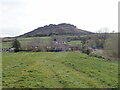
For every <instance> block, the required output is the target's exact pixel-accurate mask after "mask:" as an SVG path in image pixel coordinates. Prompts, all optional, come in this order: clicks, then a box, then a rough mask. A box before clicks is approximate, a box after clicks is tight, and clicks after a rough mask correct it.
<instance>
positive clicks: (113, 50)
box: [104, 33, 120, 60]
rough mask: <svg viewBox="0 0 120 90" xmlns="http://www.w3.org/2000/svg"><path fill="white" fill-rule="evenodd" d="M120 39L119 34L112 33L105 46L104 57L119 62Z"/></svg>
mask: <svg viewBox="0 0 120 90" xmlns="http://www.w3.org/2000/svg"><path fill="white" fill-rule="evenodd" d="M119 39H120V37H118V33H111V34H110V36H109V38H108V39H107V40H106V41H105V45H104V49H105V50H104V51H105V52H104V53H105V54H104V55H105V56H106V57H107V58H109V59H113V60H117V59H118V58H120V55H119V43H120V42H118V41H119Z"/></svg>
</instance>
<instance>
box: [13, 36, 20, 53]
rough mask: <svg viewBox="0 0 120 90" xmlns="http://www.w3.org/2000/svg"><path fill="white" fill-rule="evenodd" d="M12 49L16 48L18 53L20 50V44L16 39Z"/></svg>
mask: <svg viewBox="0 0 120 90" xmlns="http://www.w3.org/2000/svg"><path fill="white" fill-rule="evenodd" d="M12 47H13V48H15V52H18V51H19V50H20V47H21V46H20V42H19V41H18V40H17V38H15V40H14V41H13V43H12Z"/></svg>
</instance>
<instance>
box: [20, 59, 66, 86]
mask: <svg viewBox="0 0 120 90" xmlns="http://www.w3.org/2000/svg"><path fill="white" fill-rule="evenodd" d="M37 60H38V59H37ZM23 79H25V80H29V81H30V82H29V81H28V82H27V83H28V84H27V87H29V88H34V87H35V88H63V87H64V85H63V84H61V83H59V80H58V78H57V77H56V75H55V73H54V72H53V71H52V70H51V69H50V68H48V67H47V65H46V64H45V63H44V60H40V61H36V62H34V64H31V65H30V66H28V67H26V68H25V69H23V71H22V78H20V79H19V80H18V81H21V80H23ZM32 82H34V84H33V83H32ZM23 83H24V82H23ZM29 85H31V86H29ZM22 86H24V85H22ZM18 87H19V86H18ZM20 87H21V86H20Z"/></svg>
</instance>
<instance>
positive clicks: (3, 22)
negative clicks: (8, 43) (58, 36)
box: [0, 0, 119, 37]
mask: <svg viewBox="0 0 120 90" xmlns="http://www.w3.org/2000/svg"><path fill="white" fill-rule="evenodd" d="M118 1H119V0H0V34H1V35H0V37H6V36H17V35H20V34H23V33H26V32H29V31H31V30H33V29H36V28H38V27H41V26H44V25H49V24H59V23H70V24H74V25H75V26H77V27H78V28H79V29H83V30H88V31H92V32H95V31H97V30H100V29H101V28H105V27H107V28H108V29H109V31H113V30H114V31H118Z"/></svg>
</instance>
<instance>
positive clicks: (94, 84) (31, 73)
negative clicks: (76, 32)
mask: <svg viewBox="0 0 120 90" xmlns="http://www.w3.org/2000/svg"><path fill="white" fill-rule="evenodd" d="M2 79H3V88H12V87H16V88H117V86H118V63H117V62H112V61H107V60H104V59H99V58H95V57H90V56H87V55H86V54H82V53H79V52H58V53H55V52H18V53H3V78H2Z"/></svg>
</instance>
